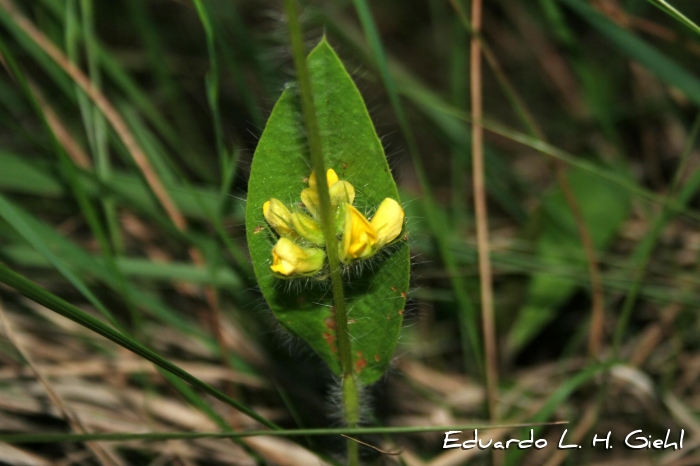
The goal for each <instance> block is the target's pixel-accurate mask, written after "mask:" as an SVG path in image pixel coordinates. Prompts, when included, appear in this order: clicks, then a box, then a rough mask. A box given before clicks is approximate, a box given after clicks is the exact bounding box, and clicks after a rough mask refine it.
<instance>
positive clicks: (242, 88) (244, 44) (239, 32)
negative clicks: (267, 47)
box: [211, 2, 267, 128]
mask: <svg viewBox="0 0 700 466" xmlns="http://www.w3.org/2000/svg"><path fill="white" fill-rule="evenodd" d="M218 7H219V8H221V9H224V8H226V9H228V15H226V14H217V15H215V16H214V17H213V18H211V19H212V23H213V24H214V30H215V31H218V32H219V42H218V45H219V50H220V52H221V53H222V55H223V56H224V57H225V59H224V60H222V63H223V66H224V67H225V68H226V69H227V70H228V71H229V73H231V75H232V77H233V81H234V84H235V85H236V87H237V88H238V92H239V95H240V98H241V100H243V103H244V104H245V107H246V110H247V111H248V115H249V116H250V118H251V121H252V123H253V125H255V127H257V128H262V127H263V126H264V125H265V118H264V117H263V114H262V111H261V109H260V107H259V106H258V104H257V102H256V101H255V92H254V89H253V87H252V86H250V84H249V82H248V79H247V77H246V75H245V73H244V66H245V65H246V63H244V61H247V62H248V64H250V65H251V66H252V69H253V73H254V76H255V77H256V78H257V79H258V80H260V81H264V80H265V76H264V75H265V71H267V70H265V69H264V66H263V63H262V61H261V60H260V58H259V57H260V55H261V50H260V49H259V47H258V44H256V43H255V34H253V33H251V32H250V31H249V30H248V27H247V26H246V24H245V21H244V20H243V18H242V17H241V14H240V13H239V11H238V7H237V6H236V2H224V3H223V4H219V5H218ZM225 11H226V10H224V12H225ZM226 32H230V33H231V36H226V35H225V33H226Z"/></svg>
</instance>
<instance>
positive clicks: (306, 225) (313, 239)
mask: <svg viewBox="0 0 700 466" xmlns="http://www.w3.org/2000/svg"><path fill="white" fill-rule="evenodd" d="M292 227H293V228H294V231H295V232H296V233H297V234H298V235H299V236H301V237H302V238H304V239H305V240H306V241H309V242H310V243H313V244H316V245H318V246H323V245H324V244H325V240H324V238H323V230H321V225H319V224H318V222H317V221H316V220H314V219H312V218H311V217H309V216H308V215H305V214H303V213H301V212H294V213H293V214H292Z"/></svg>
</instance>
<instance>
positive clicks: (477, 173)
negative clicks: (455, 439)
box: [471, 0, 498, 422]
mask: <svg viewBox="0 0 700 466" xmlns="http://www.w3.org/2000/svg"><path fill="white" fill-rule="evenodd" d="M481 13H482V2H481V0H473V2H472V31H473V33H474V34H473V36H472V40H471V99H472V104H471V107H472V108H471V110H472V115H473V117H474V125H473V126H472V167H473V169H472V171H473V183H474V209H475V213H476V241H477V249H478V255H479V277H480V283H481V320H482V330H483V333H484V357H485V368H486V392H487V399H488V406H489V415H490V419H491V422H496V421H497V420H498V355H497V345H496V329H495V322H494V315H493V314H494V312H493V277H492V272H491V258H490V256H489V250H490V246H489V226H488V209H487V206H486V183H485V180H484V129H483V128H482V126H481V124H480V122H481V120H482V117H483V102H482V83H481V44H480V40H479V38H478V35H479V32H480V31H481Z"/></svg>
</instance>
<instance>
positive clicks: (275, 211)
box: [263, 197, 293, 236]
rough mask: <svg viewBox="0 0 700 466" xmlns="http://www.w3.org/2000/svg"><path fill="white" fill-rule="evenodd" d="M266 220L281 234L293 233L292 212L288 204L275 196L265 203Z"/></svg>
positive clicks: (264, 213) (288, 234)
mask: <svg viewBox="0 0 700 466" xmlns="http://www.w3.org/2000/svg"><path fill="white" fill-rule="evenodd" d="M263 215H264V216H265V220H267V223H269V224H270V226H271V227H272V228H274V229H275V231H276V232H277V234H278V235H280V236H290V235H292V233H293V231H292V218H291V217H292V214H291V212H289V209H288V208H287V206H285V205H284V204H282V202H281V201H280V200H279V199H275V198H274V197H273V198H271V199H270V200H269V201H267V202H266V203H265V204H263Z"/></svg>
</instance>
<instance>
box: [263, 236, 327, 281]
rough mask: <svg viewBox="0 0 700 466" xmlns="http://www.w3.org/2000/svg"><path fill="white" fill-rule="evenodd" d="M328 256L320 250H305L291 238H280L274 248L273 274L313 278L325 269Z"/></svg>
mask: <svg viewBox="0 0 700 466" xmlns="http://www.w3.org/2000/svg"><path fill="white" fill-rule="evenodd" d="M325 259H326V254H325V253H324V252H323V251H322V250H321V249H318V248H304V247H301V246H299V245H297V244H296V243H294V242H293V241H292V240H290V239H289V238H280V239H279V241H277V244H275V247H274V248H272V265H271V266H270V269H272V271H273V272H275V273H277V274H280V275H284V276H285V277H294V276H300V277H301V276H312V275H315V274H316V273H318V272H319V271H320V270H321V269H322V268H323V263H324V261H325Z"/></svg>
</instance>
